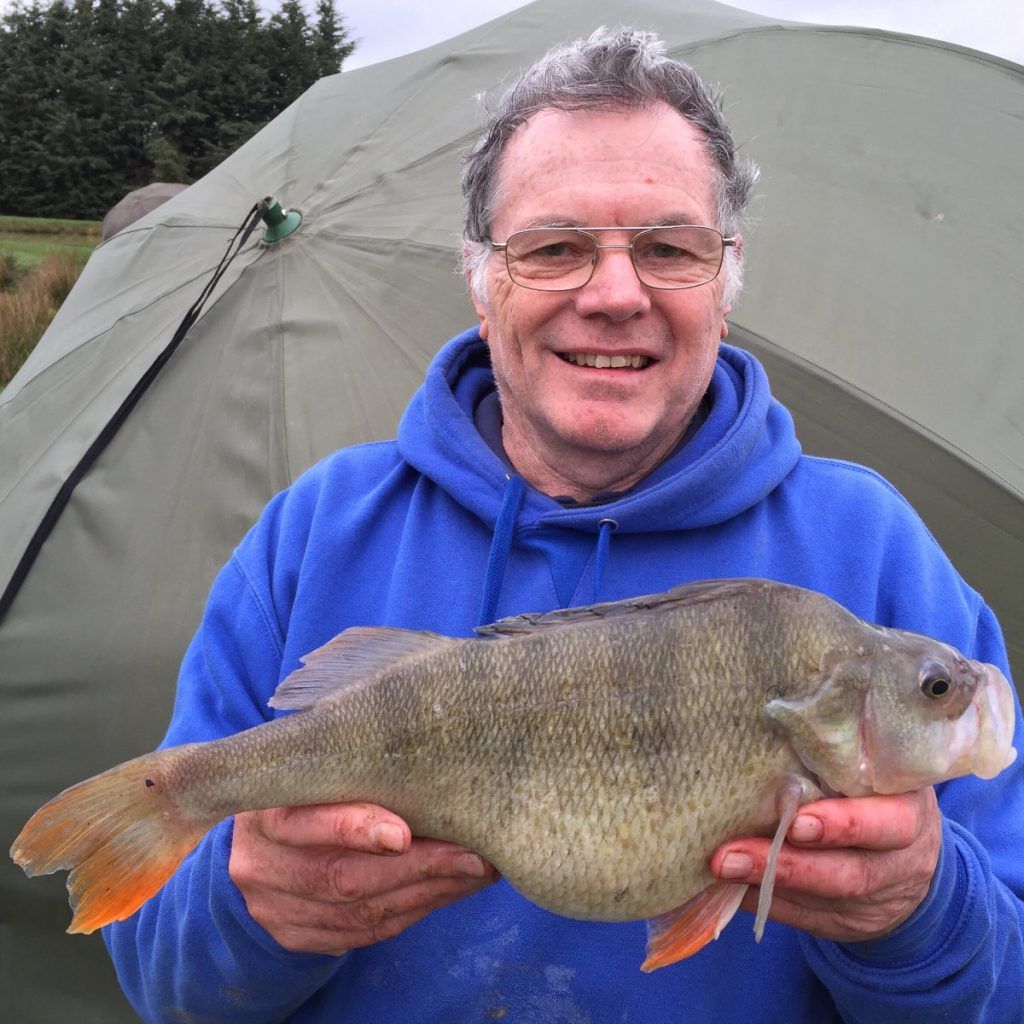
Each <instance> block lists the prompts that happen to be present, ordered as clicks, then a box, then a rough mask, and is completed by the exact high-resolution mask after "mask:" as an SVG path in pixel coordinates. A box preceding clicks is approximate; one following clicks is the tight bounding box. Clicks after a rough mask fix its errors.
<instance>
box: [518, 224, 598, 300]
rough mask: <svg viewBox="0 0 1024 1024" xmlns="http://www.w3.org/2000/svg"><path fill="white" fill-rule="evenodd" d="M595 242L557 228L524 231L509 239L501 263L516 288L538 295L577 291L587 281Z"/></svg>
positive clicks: (591, 238)
mask: <svg viewBox="0 0 1024 1024" xmlns="http://www.w3.org/2000/svg"><path fill="white" fill-rule="evenodd" d="M596 251H597V242H596V241H595V239H594V237H593V236H592V235H586V234H583V232H581V231H571V230H566V229H560V228H527V229H526V230H525V231H516V232H515V233H514V234H511V235H509V237H508V242H507V243H506V249H505V259H506V262H507V264H508V272H509V276H510V277H511V278H512V280H513V281H515V282H516V283H517V284H521V285H524V286H525V287H527V288H538V289H540V290H541V291H561V290H563V289H566V290H567V289H570V288H578V287H579V286H580V285H582V284H585V283H586V281H587V279H588V278H589V277H590V269H591V267H592V265H593V262H594V253H595V252H596Z"/></svg>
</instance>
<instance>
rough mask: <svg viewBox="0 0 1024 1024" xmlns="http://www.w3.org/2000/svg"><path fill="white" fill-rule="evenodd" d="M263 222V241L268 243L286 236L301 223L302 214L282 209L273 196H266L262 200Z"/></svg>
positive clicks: (278, 240)
mask: <svg viewBox="0 0 1024 1024" xmlns="http://www.w3.org/2000/svg"><path fill="white" fill-rule="evenodd" d="M263 222H264V223H265V224H266V225H267V229H266V231H264V232H263V241H264V242H266V243H267V244H268V245H270V244H272V243H274V242H280V241H281V239H282V238H287V237H288V236H289V235H290V234H291V233H292V232H293V231H294V230H295V229H296V228H297V227H298V226H299V225H300V224H301V223H302V214H301V213H299V211H298V210H285V209H283V208H282V206H281V204H280V203H279V202H278V201H277V200H276V199H275V198H274V197H273V196H267V198H266V199H264V200H263Z"/></svg>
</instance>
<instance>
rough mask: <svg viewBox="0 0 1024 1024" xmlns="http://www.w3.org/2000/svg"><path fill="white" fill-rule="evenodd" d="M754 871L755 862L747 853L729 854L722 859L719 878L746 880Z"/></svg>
mask: <svg viewBox="0 0 1024 1024" xmlns="http://www.w3.org/2000/svg"><path fill="white" fill-rule="evenodd" d="M753 870H754V862H753V860H752V859H751V858H750V857H748V856H747V855H746V854H745V853H727V854H726V855H725V856H724V857H723V858H722V867H721V868H720V869H719V872H718V877H719V878H746V877H747V875H749V874H750V872H751V871H753Z"/></svg>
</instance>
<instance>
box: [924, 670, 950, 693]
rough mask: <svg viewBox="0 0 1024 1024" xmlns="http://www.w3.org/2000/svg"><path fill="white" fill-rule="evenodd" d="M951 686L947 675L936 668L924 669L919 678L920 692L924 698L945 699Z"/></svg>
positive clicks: (944, 671)
mask: <svg viewBox="0 0 1024 1024" xmlns="http://www.w3.org/2000/svg"><path fill="white" fill-rule="evenodd" d="M952 685H953V682H952V680H951V679H950V678H949V673H948V672H947V671H946V670H945V669H943V668H939V667H938V666H932V667H930V668H928V669H926V670H925V672H924V674H923V675H922V677H921V692H922V693H923V694H924V695H925V696H926V697H933V698H939V697H945V696H946V694H947V693H949V690H950V687H951V686H952Z"/></svg>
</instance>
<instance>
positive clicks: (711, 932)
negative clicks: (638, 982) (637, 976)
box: [640, 882, 749, 973]
mask: <svg viewBox="0 0 1024 1024" xmlns="http://www.w3.org/2000/svg"><path fill="white" fill-rule="evenodd" d="M748 888H749V886H747V885H744V884H740V883H737V882H715V883H714V884H713V885H709V886H708V887H707V888H706V889H704V890H703V891H702V892H699V893H697V895H696V896H694V897H693V899H692V900H688V901H687V902H686V903H684V904H683V905H682V906H681V907H676V908H675V910H670V911H669V912H668V913H666V914H661V915H660V916H658V917H652V918H651V919H650V920H649V921H648V922H647V959H646V960H644V962H643V964H642V965H641V967H640V970H642V971H644V972H646V973H650V972H651V971H656V970H657V969H658V968H659V967H667V966H668V965H669V964H674V963H676V961H678V960H683V959H685V958H686V957H688V956H692V955H693V954H694V953H696V952H697V951H698V950H700V949H702V948H703V947H704V946H706V945H707V944H708V943H709V942H711V941H712V940H713V939H717V938H718V936H719V935H721V933H722V929H723V928H724V927H725V926H726V925H727V924H728V923H729V922H730V921H731V920H732V918H733V915H734V914H735V913H736V911H737V910H738V909H739V905H740V901H741V900H742V899H743V896H744V894H745V893H746V891H747V889H748Z"/></svg>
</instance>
